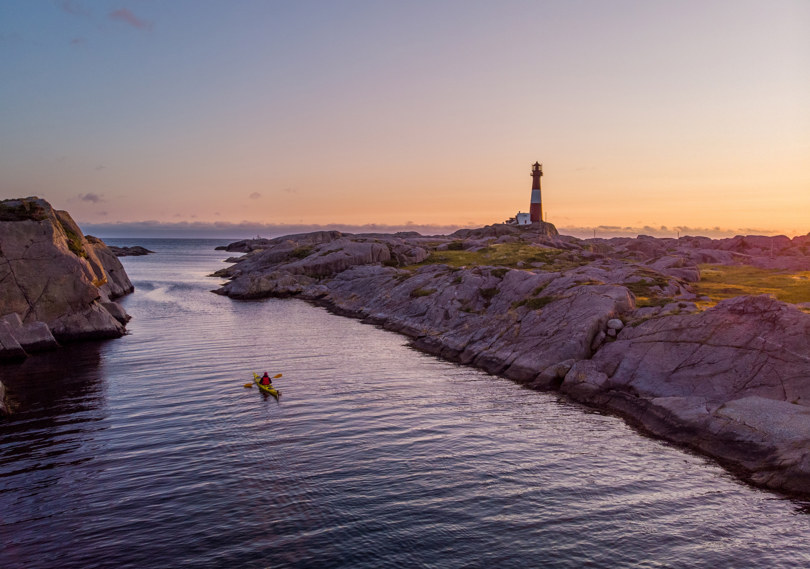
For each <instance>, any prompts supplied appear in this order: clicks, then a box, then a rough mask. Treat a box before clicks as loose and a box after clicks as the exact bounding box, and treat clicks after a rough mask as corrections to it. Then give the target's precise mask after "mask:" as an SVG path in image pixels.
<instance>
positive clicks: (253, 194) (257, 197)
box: [248, 192, 262, 200]
mask: <svg viewBox="0 0 810 569" xmlns="http://www.w3.org/2000/svg"><path fill="white" fill-rule="evenodd" d="M248 197H249V198H250V199H252V200H257V199H259V198H260V197H262V195H261V194H260V193H259V192H253V193H252V194H250V195H249V196H248Z"/></svg>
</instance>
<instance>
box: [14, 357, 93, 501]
mask: <svg viewBox="0 0 810 569" xmlns="http://www.w3.org/2000/svg"><path fill="white" fill-rule="evenodd" d="M105 343H106V342H104V341H102V342H88V343H82V344H72V345H71V344H69V345H67V346H65V347H63V348H62V349H59V350H56V351H53V352H48V353H43V354H36V355H34V356H32V357H30V358H28V359H27V360H25V361H24V362H22V363H20V364H16V365H8V366H4V367H3V369H2V373H3V377H2V380H3V383H4V384H5V386H6V391H7V397H8V400H9V402H10V406H11V408H12V414H11V415H10V416H8V417H5V418H4V419H3V420H2V422H0V441H2V446H0V467H1V468H0V478H2V477H7V476H13V475H15V474H20V473H25V472H35V471H41V472H46V471H50V472H51V474H49V475H48V476H46V477H44V478H40V479H38V480H37V481H36V482H35V484H38V485H42V484H46V485H47V484H51V483H54V482H56V480H57V478H58V475H57V474H56V473H57V472H59V470H58V469H56V468H55V467H57V466H61V465H64V464H78V463H81V462H84V461H85V460H87V458H80V457H78V456H75V453H76V452H77V451H78V450H79V449H80V448H81V447H83V446H84V445H86V444H88V443H89V441H90V440H91V439H92V433H94V432H95V431H96V430H97V429H98V428H99V427H98V426H96V424H97V423H99V422H100V421H101V420H102V419H104V417H105V410H104V384H103V381H102V376H101V372H100V368H101V366H100V363H101V350H102V349H103V346H104V344H105ZM8 465H13V468H8ZM5 489H6V488H3V489H0V491H3V490H5Z"/></svg>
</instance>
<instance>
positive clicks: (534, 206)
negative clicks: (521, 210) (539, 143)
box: [529, 162, 543, 223]
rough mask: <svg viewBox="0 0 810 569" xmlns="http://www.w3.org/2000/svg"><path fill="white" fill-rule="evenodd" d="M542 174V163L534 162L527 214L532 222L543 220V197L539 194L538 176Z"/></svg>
mask: <svg viewBox="0 0 810 569" xmlns="http://www.w3.org/2000/svg"><path fill="white" fill-rule="evenodd" d="M542 175H543V165H542V164H540V163H539V162H535V163H534V164H533V165H532V203H531V205H530V206H529V215H530V219H531V222H532V223H536V222H538V221H543V198H542V196H541V195H540V177H541V176H542Z"/></svg>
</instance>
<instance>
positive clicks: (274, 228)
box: [80, 220, 464, 240]
mask: <svg viewBox="0 0 810 569" xmlns="http://www.w3.org/2000/svg"><path fill="white" fill-rule="evenodd" d="M80 225H81V227H82V229H83V230H84V231H85V233H90V234H91V235H100V236H102V237H202V238H204V237H210V238H227V239H234V240H236V239H245V238H248V237H255V236H256V235H261V236H262V237H280V236H282V235H292V234H296V233H307V232H310V231H324V230H332V229H334V230H337V231H342V232H344V233H396V232H398V231H416V232H418V233H421V234H422V235H448V234H450V233H453V232H454V231H456V230H457V229H461V228H462V227H464V226H461V225H432V224H418V223H415V224H413V225H408V224H402V225H388V224H376V223H369V224H365V225H349V224H340V223H337V224H329V225H318V224H305V223H299V224H295V223H291V224H274V223H253V222H247V221H245V222H241V223H232V222H226V221H180V222H161V221H154V220H150V221H135V222H111V223H107V222H105V223H81V222H80Z"/></svg>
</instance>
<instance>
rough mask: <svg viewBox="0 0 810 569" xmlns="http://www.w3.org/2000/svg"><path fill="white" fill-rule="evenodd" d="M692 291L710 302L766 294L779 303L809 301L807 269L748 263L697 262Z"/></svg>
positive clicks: (809, 284)
mask: <svg viewBox="0 0 810 569" xmlns="http://www.w3.org/2000/svg"><path fill="white" fill-rule="evenodd" d="M699 268H700V280H699V281H698V282H696V283H694V284H693V286H694V288H695V292H697V293H698V294H699V295H701V296H708V297H709V298H710V299H711V301H710V303H709V305H714V304H717V303H718V302H720V301H721V300H725V299H727V298H734V297H736V296H742V295H749V294H750V295H756V294H770V295H773V296H774V297H776V298H777V299H779V300H781V301H782V302H791V303H797V302H810V271H799V272H790V271H779V270H775V269H760V268H757V267H752V266H750V265H732V266H726V265H700V266H699Z"/></svg>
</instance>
